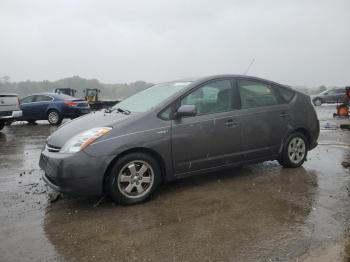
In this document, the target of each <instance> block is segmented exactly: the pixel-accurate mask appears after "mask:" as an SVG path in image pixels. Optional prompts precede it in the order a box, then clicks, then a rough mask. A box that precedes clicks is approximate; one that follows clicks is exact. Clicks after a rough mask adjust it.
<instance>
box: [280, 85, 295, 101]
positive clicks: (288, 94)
mask: <svg viewBox="0 0 350 262" xmlns="http://www.w3.org/2000/svg"><path fill="white" fill-rule="evenodd" d="M276 90H277V92H278V93H279V95H280V96H281V98H282V99H283V102H287V103H288V102H290V101H291V100H292V98H293V96H294V94H295V92H294V91H292V90H290V89H287V88H284V87H280V86H278V87H276Z"/></svg>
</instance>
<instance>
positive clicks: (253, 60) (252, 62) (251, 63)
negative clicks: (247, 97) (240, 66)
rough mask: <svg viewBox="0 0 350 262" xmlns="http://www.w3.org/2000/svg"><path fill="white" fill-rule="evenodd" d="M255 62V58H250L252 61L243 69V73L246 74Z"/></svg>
mask: <svg viewBox="0 0 350 262" xmlns="http://www.w3.org/2000/svg"><path fill="white" fill-rule="evenodd" d="M254 62H255V58H253V59H252V61H251V62H250V64H249V66H248V67H247V69H246V70H245V71H244V73H243V75H246V74H247V73H248V71H249V69H250V68H251V66H252V65H253V64H254Z"/></svg>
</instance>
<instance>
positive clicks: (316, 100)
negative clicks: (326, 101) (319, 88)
mask: <svg viewBox="0 0 350 262" xmlns="http://www.w3.org/2000/svg"><path fill="white" fill-rule="evenodd" d="M313 102H314V105H315V106H320V105H322V103H323V101H322V99H320V98H316V99H315V100H314V101H313Z"/></svg>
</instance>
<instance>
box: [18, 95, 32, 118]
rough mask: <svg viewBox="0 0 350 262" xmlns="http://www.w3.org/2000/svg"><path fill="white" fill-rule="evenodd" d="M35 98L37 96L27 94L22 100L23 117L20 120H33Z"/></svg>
mask: <svg viewBox="0 0 350 262" xmlns="http://www.w3.org/2000/svg"><path fill="white" fill-rule="evenodd" d="M34 98H35V96H27V97H25V98H22V99H21V101H20V104H21V110H22V117H21V118H20V120H32V119H34V116H33V107H34V105H35V104H34V103H33V101H34Z"/></svg>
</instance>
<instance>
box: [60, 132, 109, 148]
mask: <svg viewBox="0 0 350 262" xmlns="http://www.w3.org/2000/svg"><path fill="white" fill-rule="evenodd" d="M111 129H112V128H111V127H97V128H93V129H90V130H87V131H84V132H82V133H80V134H78V135H76V136H74V137H72V138H71V139H69V140H68V141H67V142H66V143H65V144H64V146H63V147H62V149H61V150H60V152H61V153H75V152H78V151H80V150H83V149H84V148H86V147H87V146H88V145H90V144H92V143H93V142H94V141H95V140H96V139H97V138H99V137H101V136H103V135H105V134H107V133H108V132H109V131H111Z"/></svg>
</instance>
